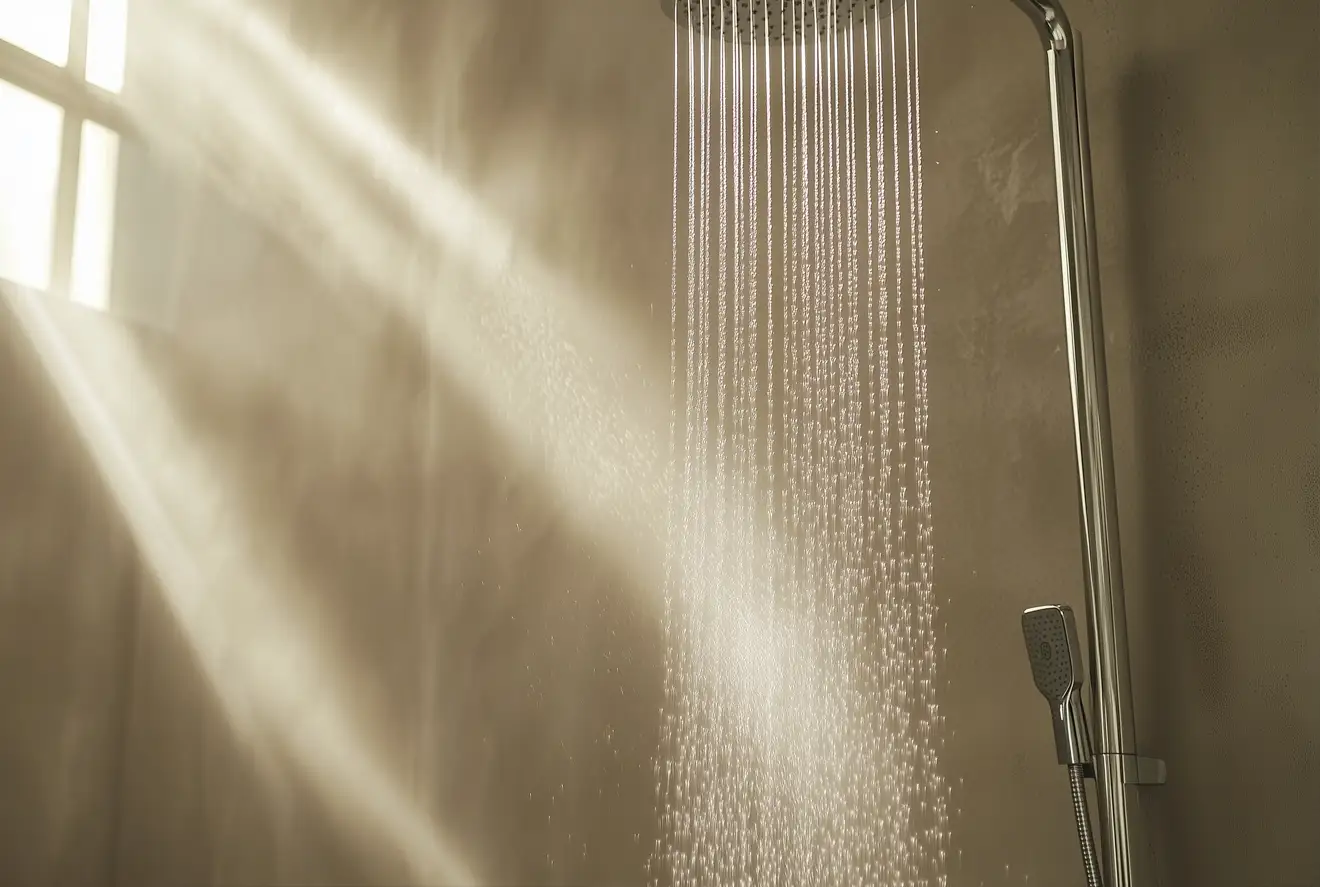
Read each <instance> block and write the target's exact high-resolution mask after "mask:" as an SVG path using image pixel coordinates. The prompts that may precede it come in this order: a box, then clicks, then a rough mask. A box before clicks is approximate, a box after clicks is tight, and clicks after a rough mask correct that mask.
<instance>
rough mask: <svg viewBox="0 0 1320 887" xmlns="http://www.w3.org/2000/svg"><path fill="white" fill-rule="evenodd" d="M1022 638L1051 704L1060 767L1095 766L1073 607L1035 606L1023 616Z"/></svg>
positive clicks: (1039, 685)
mask: <svg viewBox="0 0 1320 887" xmlns="http://www.w3.org/2000/svg"><path fill="white" fill-rule="evenodd" d="M1022 636H1023V638H1024V639H1025V640H1026V642H1027V658H1028V659H1029V660H1030V661H1031V676H1032V677H1033V678H1035V681H1036V689H1037V690H1039V691H1040V693H1041V695H1042V696H1044V697H1045V699H1046V700H1047V701H1048V702H1049V703H1050V710H1051V713H1052V715H1053V718H1054V742H1055V745H1056V746H1057V747H1058V752H1059V763H1060V764H1081V765H1089V764H1090V763H1091V735H1090V733H1089V732H1088V731H1087V727H1086V711H1085V710H1084V709H1083V708H1082V654H1081V645H1080V644H1079V643H1078V641H1077V621H1076V620H1075V619H1074V618H1073V611H1072V607H1068V606H1050V607H1033V608H1031V609H1030V610H1027V611H1026V612H1025V613H1023V614H1022Z"/></svg>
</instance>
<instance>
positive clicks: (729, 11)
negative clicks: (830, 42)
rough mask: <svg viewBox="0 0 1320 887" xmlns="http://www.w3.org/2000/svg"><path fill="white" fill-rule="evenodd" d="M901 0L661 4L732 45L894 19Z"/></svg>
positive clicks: (677, 0) (670, 0)
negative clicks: (896, 4) (893, 10)
mask: <svg viewBox="0 0 1320 887" xmlns="http://www.w3.org/2000/svg"><path fill="white" fill-rule="evenodd" d="M896 2H900V0H660V5H661V6H662V7H663V8H664V10H665V14H666V15H668V16H669V17H670V18H672V19H674V20H675V21H677V22H678V23H679V24H680V25H684V26H686V27H689V28H691V29H692V30H694V31H696V32H697V33H700V34H711V35H713V36H715V37H717V38H720V37H722V38H723V39H724V40H726V41H729V42H738V43H760V42H764V41H766V40H769V42H771V43H777V42H780V41H782V40H784V39H786V38H787V39H789V40H793V41H797V40H801V39H804V38H809V37H811V36H812V35H813V34H817V33H829V32H831V31H834V30H845V29H848V28H851V27H852V26H854V25H858V24H861V23H862V22H865V21H872V20H874V19H875V18H876V17H877V16H878V17H880V18H886V17H888V16H889V14H890V12H891V10H892V7H893V5H894V4H895V3H896Z"/></svg>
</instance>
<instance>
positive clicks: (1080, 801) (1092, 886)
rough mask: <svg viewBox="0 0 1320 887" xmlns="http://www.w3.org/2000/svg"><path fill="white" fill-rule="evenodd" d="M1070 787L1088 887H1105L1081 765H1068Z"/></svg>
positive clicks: (1083, 771) (1084, 775)
mask: <svg viewBox="0 0 1320 887" xmlns="http://www.w3.org/2000/svg"><path fill="white" fill-rule="evenodd" d="M1068 785H1069V787H1070V788H1071V789H1072V800H1073V813H1074V814H1076V816H1077V838H1078V840H1080V841H1081V844H1082V864H1083V865H1085V866H1086V887H1104V883H1103V882H1102V881H1101V880H1100V859H1099V857H1098V856H1097V855H1096V852H1095V837H1094V836H1093V835H1092V834H1091V813H1090V811H1089V810H1088V809H1087V806H1086V770H1085V768H1084V767H1083V766H1082V765H1081V764H1069V765H1068Z"/></svg>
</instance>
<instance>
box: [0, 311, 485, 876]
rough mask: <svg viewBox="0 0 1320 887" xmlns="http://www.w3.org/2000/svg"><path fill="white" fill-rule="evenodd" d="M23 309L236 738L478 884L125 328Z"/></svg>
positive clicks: (344, 812) (402, 851)
mask: <svg viewBox="0 0 1320 887" xmlns="http://www.w3.org/2000/svg"><path fill="white" fill-rule="evenodd" d="M10 304H11V305H12V307H13V310H14V314H15V316H16V317H17V319H18V321H19V323H20V325H21V327H22V329H23V331H24V332H25V334H26V335H27V337H28V338H29V339H30V341H31V342H32V345H33V348H34V350H35V352H36V354H37V356H38V358H39V360H40V362H41V364H42V366H43V368H44V370H45V371H46V373H47V374H48V375H49V377H50V379H51V381H52V383H53V385H54V386H55V388H56V390H57V391H58V393H59V395H60V397H61V398H62V399H63V401H64V403H65V405H66V407H67V409H68V412H69V414H70V416H71V418H72V419H73V422H74V424H75V427H76V428H77V431H78V433H79V436H80V437H81V439H82V441H83V443H84V445H85V446H86V449H87V451H88V453H89V454H90V456H91V458H92V459H93V460H94V462H95V465H96V466H97V468H98V470H99V472H100V474H101V476H102V477H103V478H104V481H105V483H106V486H107V488H108V489H109V491H110V493H111V494H112V496H113V497H114V499H115V501H116V502H117V504H118V507H119V509H120V511H121V512H122V514H123V516H124V519H125V521H126V524H127V526H128V529H129V531H130V533H131V534H132V538H133V540H134V542H135V544H136V546H137V549H138V551H139V552H140V553H141V556H142V558H143V560H144V562H145V563H146V564H147V565H148V566H149V568H150V569H151V571H152V573H153V574H154V578H155V579H156V582H157V584H158V587H159V589H160V592H161V594H162V595H163V598H164V601H165V603H166V605H167V606H168V608H169V611H170V612H171V613H172V614H173V616H174V618H175V619H176V620H177V622H178V624H179V625H180V627H181V628H182V629H183V631H184V633H185V635H186V637H187V638H188V640H189V643H190V645H191V647H192V649H193V650H194V652H195V654H196V657H197V661H198V663H199V664H200V666H201V668H202V670H203V673H204V674H205V676H206V678H207V680H208V681H209V683H210V684H211V686H212V688H213V689H214V691H215V693H216V695H217V697H218V698H219V699H220V700H221V702H222V704H223V706H224V711H225V714H226V715H227V717H228V719H229V722H230V724H231V725H232V726H233V728H234V730H235V732H236V734H237V736H238V737H239V738H240V739H241V740H242V741H244V742H245V743H246V744H247V745H248V746H250V747H252V748H253V749H254V750H256V751H257V752H259V753H264V754H270V753H272V752H278V753H280V754H281V755H282V756H283V757H285V758H287V759H288V760H290V761H292V762H293V763H294V765H295V766H296V767H297V768H298V770H299V771H300V772H301V773H303V774H304V775H305V776H307V777H308V780H309V782H310V783H311V784H312V785H314V786H315V787H316V789H317V790H318V791H319V792H320V793H322V795H323V797H325V799H326V800H327V802H328V803H330V804H331V805H332V807H333V808H334V809H335V810H336V812H337V813H338V814H339V815H340V816H342V817H344V818H345V819H347V820H349V821H351V822H352V825H353V826H354V827H355V828H357V829H361V830H362V831H363V832H365V833H366V834H368V835H370V837H371V838H372V839H373V841H374V842H375V845H376V846H379V847H389V848H393V849H394V850H395V851H396V852H397V853H398V854H399V855H400V856H401V857H403V858H404V859H405V860H406V861H407V864H408V865H409V867H410V870H411V873H412V875H413V877H414V878H415V879H416V880H417V881H418V882H419V883H424V884H435V883H442V884H454V885H473V887H475V885H476V884H477V883H478V880H477V878H476V876H475V875H474V874H473V872H472V871H471V870H470V869H469V868H468V866H467V864H466V863H465V862H464V861H463V860H462V859H461V858H460V856H459V854H458V853H457V851H456V850H455V849H454V848H452V847H451V846H449V843H448V841H447V840H446V839H445V838H444V837H443V836H442V835H441V834H440V831H439V830H438V828H437V827H436V826H435V824H433V823H431V822H429V821H428V818H427V817H426V815H425V814H424V813H422V812H421V811H420V810H418V809H417V808H416V807H415V806H414V805H413V804H412V803H411V802H410V801H409V800H408V799H407V798H406V797H405V795H404V793H403V792H402V791H401V789H400V787H399V786H400V782H399V780H397V779H395V778H393V777H392V776H391V775H390V774H389V773H388V772H387V769H386V767H385V766H384V765H383V763H382V762H381V761H380V760H379V758H378V756H377V755H375V754H373V753H372V752H371V751H370V750H369V748H368V743H367V741H366V739H365V737H364V736H363V735H362V731H361V730H360V729H359V728H358V727H357V726H356V725H355V723H354V722H353V719H352V718H351V717H350V716H349V713H348V706H347V703H346V702H345V701H344V700H343V699H342V698H341V697H340V695H339V693H338V692H337V689H336V688H339V687H342V686H343V685H344V683H343V681H342V680H340V679H339V678H341V677H342V670H341V669H339V668H337V667H336V666H337V664H338V663H339V662H340V661H341V658H340V657H337V656H335V655H333V654H332V653H331V651H329V650H328V649H327V648H326V645H325V644H324V643H321V642H319V641H318V639H317V638H316V637H315V636H314V634H315V633H314V632H313V631H312V630H309V628H308V626H313V625H315V624H316V614H315V613H314V612H313V611H312V610H310V609H309V608H306V607H299V606H297V605H296V603H295V601H297V600H302V599H304V598H303V597H302V596H301V595H299V594H296V593H294V590H295V589H296V588H297V586H298V582H299V580H298V579H297V578H296V577H295V575H294V574H293V571H292V570H291V569H290V568H289V566H288V565H287V564H285V563H283V562H282V561H281V560H280V559H279V558H272V557H269V556H266V555H265V553H264V550H263V549H262V548H261V546H260V545H259V544H258V543H257V540H254V539H253V538H251V532H250V529H249V528H248V525H249V523H250V521H248V520H246V519H245V516H244V514H243V513H242V510H241V508H239V507H238V506H237V505H236V503H235V501H234V497H233V494H232V493H231V492H230V487H228V486H227V485H226V484H225V483H224V481H223V479H222V478H221V477H219V476H217V472H216V470H215V468H214V463H213V460H211V459H209V458H208V454H207V453H206V451H205V448H203V447H201V446H199V445H198V444H197V442H196V441H194V440H191V439H190V438H189V437H188V435H187V434H186V433H185V429H184V428H182V427H181V425H180V424H179V421H178V419H177V417H176V416H175V415H174V413H173V410H172V408H171V406H170V404H169V402H168V398H167V397H166V395H165V394H164V392H163V391H162V390H161V389H160V387H159V384H158V383H157V381H156V379H155V377H154V375H153V373H152V371H151V370H150V368H149V367H147V366H145V365H144V362H143V359H142V357H141V355H140V354H139V353H138V351H137V348H136V346H135V345H134V344H133V343H132V342H131V341H130V336H131V334H130V333H129V332H128V331H126V330H121V329H116V328H113V327H111V326H108V325H107V326H102V325H98V326H97V327H96V328H91V329H89V328H81V327H80V326H79V325H77V324H63V323H61V322H60V320H59V319H58V318H56V317H54V316H52V313H51V311H50V308H49V307H48V306H47V305H46V303H45V302H44V301H43V300H42V298H41V297H35V296H30V295H23V294H15V295H14V296H13V297H12V298H11V299H10Z"/></svg>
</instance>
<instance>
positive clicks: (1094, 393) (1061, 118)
mask: <svg viewBox="0 0 1320 887" xmlns="http://www.w3.org/2000/svg"><path fill="white" fill-rule="evenodd" d="M1014 3H1016V4H1017V5H1018V6H1019V7H1020V8H1021V9H1022V10H1023V12H1025V13H1026V14H1027V16H1028V17H1029V18H1030V19H1031V21H1032V22H1033V24H1035V26H1036V29H1037V31H1038V32H1039V33H1040V36H1041V40H1042V42H1043V43H1044V46H1045V54H1046V58H1047V61H1048V65H1049V77H1050V105H1051V112H1052V113H1051V117H1052V125H1053V136H1054V158H1055V181H1056V187H1057V196H1058V203H1059V250H1060V254H1061V259H1062V265H1063V304H1064V314H1065V321H1066V327H1067V338H1068V366H1069V375H1070V381H1071V387H1072V406H1073V431H1074V433H1075V437H1076V449H1077V452H1076V456H1077V478H1078V491H1079V494H1080V505H1081V530H1082V564H1083V571H1084V574H1085V575H1084V579H1085V591H1086V621H1087V629H1088V630H1087V635H1088V641H1089V647H1090V656H1091V686H1092V689H1093V694H1094V699H1095V704H1094V712H1095V716H1096V730H1095V778H1096V787H1097V795H1098V799H1099V813H1100V829H1099V830H1100V838H1101V848H1102V853H1103V870H1104V871H1103V873H1104V883H1105V884H1106V885H1107V887H1133V885H1136V884H1137V883H1138V875H1137V874H1136V872H1137V868H1136V866H1135V865H1134V847H1133V838H1134V813H1135V806H1136V797H1135V794H1134V788H1133V787H1134V786H1137V785H1148V784H1155V783H1162V782H1163V781H1164V777H1165V771H1164V764H1163V762H1162V761H1157V760H1155V759H1146V758H1141V757H1140V756H1138V754H1137V751H1136V729H1135V726H1134V723H1133V714H1132V676H1131V673H1130V665H1129V659H1128V641H1127V611H1126V607H1125V605H1124V600H1123V566H1122V559H1121V556H1120V550H1119V539H1118V499H1117V494H1116V490H1115V482H1114V457H1113V442H1112V433H1111V430H1110V420H1109V397H1108V390H1109V387H1108V377H1107V373H1106V369H1105V337H1104V324H1103V321H1102V318H1101V304H1100V275H1099V270H1098V266H1097V264H1096V253H1097V250H1096V240H1095V218H1094V209H1093V205H1092V190H1091V157H1090V136H1089V130H1088V126H1087V119H1086V94H1085V86H1084V84H1083V80H1082V60H1081V44H1080V41H1079V38H1078V35H1077V33H1076V31H1074V30H1073V28H1072V27H1071V25H1069V23H1068V18H1067V16H1066V15H1065V14H1064V11H1063V8H1062V7H1061V6H1060V5H1059V4H1058V3H1057V2H1055V0H1014Z"/></svg>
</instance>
